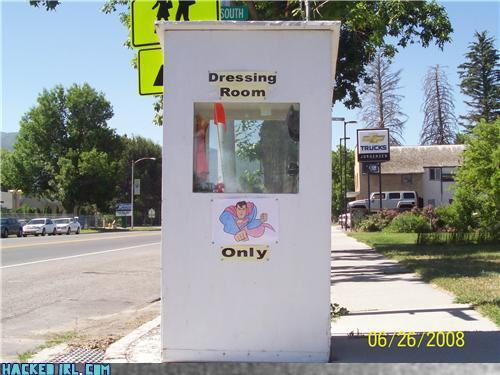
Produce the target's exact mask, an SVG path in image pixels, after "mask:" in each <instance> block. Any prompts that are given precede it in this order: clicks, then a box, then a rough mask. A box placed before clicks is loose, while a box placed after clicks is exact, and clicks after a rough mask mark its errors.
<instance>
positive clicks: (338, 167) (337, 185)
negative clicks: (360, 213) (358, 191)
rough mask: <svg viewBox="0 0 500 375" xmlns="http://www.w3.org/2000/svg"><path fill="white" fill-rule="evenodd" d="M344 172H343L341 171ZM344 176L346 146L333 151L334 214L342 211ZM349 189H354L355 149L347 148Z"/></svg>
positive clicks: (336, 214)
mask: <svg viewBox="0 0 500 375" xmlns="http://www.w3.org/2000/svg"><path fill="white" fill-rule="evenodd" d="M341 172H342V173H341ZM343 178H344V147H343V146H337V149H336V150H335V151H332V216H334V217H337V216H338V215H340V214H341V213H342V211H343V210H342V200H343V192H342V186H343V184H342V181H343ZM347 191H354V150H349V149H347Z"/></svg>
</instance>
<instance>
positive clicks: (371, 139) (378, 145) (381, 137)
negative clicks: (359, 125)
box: [356, 129, 391, 213]
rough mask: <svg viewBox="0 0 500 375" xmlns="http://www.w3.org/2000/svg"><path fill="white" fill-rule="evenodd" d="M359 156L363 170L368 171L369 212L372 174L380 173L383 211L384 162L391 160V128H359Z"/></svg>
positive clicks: (369, 210)
mask: <svg viewBox="0 0 500 375" xmlns="http://www.w3.org/2000/svg"><path fill="white" fill-rule="evenodd" d="M357 141H358V142H357V150H356V151H357V152H356V153H357V158H358V161H359V162H361V163H362V170H365V168H366V171H367V178H368V213H370V212H371V199H370V198H371V197H370V195H371V192H370V174H372V173H373V174H378V186H379V208H380V211H382V163H383V162H384V161H389V160H390V158H391V153H390V149H391V147H390V143H389V142H390V137H389V129H358V130H357Z"/></svg>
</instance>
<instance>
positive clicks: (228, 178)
mask: <svg viewBox="0 0 500 375" xmlns="http://www.w3.org/2000/svg"><path fill="white" fill-rule="evenodd" d="M299 117H300V106H299V104H298V103H234V102H232V103H195V104H194V133H193V134H194V139H193V141H194V142H193V144H194V150H193V191H194V192H210V193H266V194H281V193H298V189H299V129H300V125H299Z"/></svg>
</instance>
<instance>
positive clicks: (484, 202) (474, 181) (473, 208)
mask: <svg viewBox="0 0 500 375" xmlns="http://www.w3.org/2000/svg"><path fill="white" fill-rule="evenodd" d="M463 158H464V161H463V165H462V166H461V167H460V168H459V170H458V172H457V175H456V178H455V180H456V185H455V195H454V201H453V206H454V207H455V208H456V210H457V212H458V217H460V218H461V221H462V223H463V227H462V228H461V229H462V230H465V229H469V228H479V229H480V230H482V231H485V232H487V233H490V234H494V235H496V236H499V233H500V119H497V120H496V121H495V122H493V123H487V122H485V121H481V122H479V123H478V124H477V125H476V127H475V128H474V129H473V130H472V133H471V135H470V136H469V137H467V142H466V149H465V151H464V154H463Z"/></svg>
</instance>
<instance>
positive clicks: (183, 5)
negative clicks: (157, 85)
mask: <svg viewBox="0 0 500 375" xmlns="http://www.w3.org/2000/svg"><path fill="white" fill-rule="evenodd" d="M130 8H131V16H132V45H133V46H134V47H145V46H154V45H157V44H160V42H159V40H158V35H156V30H155V27H154V23H155V21H212V20H219V19H220V17H219V13H220V6H219V1H218V0H196V1H195V0H191V1H187V0H182V1H180V0H160V1H151V0H133V1H132V4H131V7H130Z"/></svg>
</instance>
